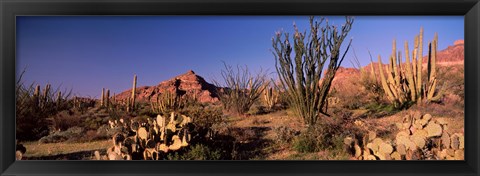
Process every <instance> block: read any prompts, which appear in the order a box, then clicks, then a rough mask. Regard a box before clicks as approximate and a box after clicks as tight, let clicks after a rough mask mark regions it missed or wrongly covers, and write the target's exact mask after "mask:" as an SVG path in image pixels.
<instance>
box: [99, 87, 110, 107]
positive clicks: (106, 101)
mask: <svg viewBox="0 0 480 176" xmlns="http://www.w3.org/2000/svg"><path fill="white" fill-rule="evenodd" d="M100 106H101V107H106V108H108V107H110V90H109V89H105V88H102V95H101V99H100Z"/></svg>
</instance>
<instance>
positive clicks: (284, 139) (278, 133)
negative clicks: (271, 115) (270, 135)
mask: <svg viewBox="0 0 480 176" xmlns="http://www.w3.org/2000/svg"><path fill="white" fill-rule="evenodd" d="M273 131H274V133H275V142H277V143H280V144H289V143H290V142H292V140H293V139H294V137H295V136H298V135H299V134H300V132H299V131H295V130H293V129H291V128H288V127H286V126H279V127H274V128H273Z"/></svg>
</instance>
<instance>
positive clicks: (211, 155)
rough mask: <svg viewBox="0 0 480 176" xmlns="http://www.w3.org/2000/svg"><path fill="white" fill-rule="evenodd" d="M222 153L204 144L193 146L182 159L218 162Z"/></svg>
mask: <svg viewBox="0 0 480 176" xmlns="http://www.w3.org/2000/svg"><path fill="white" fill-rule="evenodd" d="M220 157H221V155H220V151H218V150H215V149H212V148H210V147H208V146H206V145H203V144H197V145H195V146H192V147H191V148H190V150H189V151H188V152H187V153H185V154H184V155H183V157H182V159H183V160H218V159H220Z"/></svg>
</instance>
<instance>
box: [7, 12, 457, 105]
mask: <svg viewBox="0 0 480 176" xmlns="http://www.w3.org/2000/svg"><path fill="white" fill-rule="evenodd" d="M326 18H328V19H329V22H330V23H331V24H334V25H341V24H343V23H344V21H345V20H344V17H340V16H336V17H332V16H330V17H326ZM317 19H318V18H317ZM293 22H295V23H296V24H297V26H298V27H299V29H300V30H301V31H303V30H305V29H307V27H309V24H308V17H307V16H63V17H62V16H19V17H17V33H16V37H17V43H16V45H17V46H16V54H17V59H16V61H17V63H16V67H17V68H16V69H17V76H18V74H19V73H20V72H21V71H22V70H23V69H24V68H26V73H25V75H24V77H23V81H24V82H25V83H26V84H30V83H32V82H35V83H37V84H40V85H42V86H44V85H45V84H47V83H50V84H52V87H58V86H60V85H61V87H62V89H72V90H73V93H74V94H76V95H79V96H90V97H99V95H100V93H101V90H102V88H108V89H110V90H111V92H112V93H119V92H122V91H124V90H126V89H129V88H130V87H131V82H132V79H133V75H134V74H137V76H138V86H144V85H157V84H158V83H160V82H161V81H164V80H166V79H169V78H171V77H173V76H176V75H179V74H182V73H184V72H186V71H188V70H189V69H192V70H194V71H195V72H196V73H197V74H198V75H201V76H203V77H204V78H205V79H206V80H207V81H210V82H211V80H212V79H220V78H221V76H220V71H221V69H222V68H223V63H222V61H225V62H226V63H227V64H229V65H237V64H240V65H247V66H248V67H249V68H250V69H251V70H253V71H258V70H260V68H262V69H264V70H269V71H270V72H274V71H275V67H274V63H275V60H274V56H273V54H272V53H271V51H270V50H271V49H272V42H271V39H272V37H273V36H274V34H275V32H276V31H278V30H283V31H286V32H290V33H293ZM421 26H423V28H424V53H425V54H426V51H425V50H426V45H427V44H428V41H430V40H432V39H433V35H434V32H438V35H439V49H440V50H442V49H444V48H446V47H447V46H449V45H452V44H453V42H454V41H455V40H458V39H464V19H463V16H422V17H418V16H383V17H382V16H356V17H355V22H354V24H353V27H352V30H351V31H350V33H349V35H348V37H347V39H348V40H349V39H350V38H353V42H352V47H353V48H354V49H355V52H356V54H357V56H358V58H359V60H360V62H361V64H362V65H366V64H368V63H369V62H370V59H369V55H368V50H370V52H371V53H372V55H373V57H374V59H376V58H377V55H381V56H382V59H383V61H384V62H386V61H387V58H388V56H389V55H390V53H391V48H392V40H393V39H394V38H395V39H397V50H398V49H401V51H403V42H404V41H405V40H407V41H408V42H409V46H410V48H412V47H413V44H412V43H413V39H414V36H415V35H416V34H418V32H419V30H420V27H421ZM344 44H346V42H345V43H344ZM352 51H353V50H350V52H349V53H348V54H347V56H346V59H345V61H344V62H343V63H342V66H344V67H352V64H351V63H350V60H352V59H353V52H352ZM274 75H275V73H272V76H274Z"/></svg>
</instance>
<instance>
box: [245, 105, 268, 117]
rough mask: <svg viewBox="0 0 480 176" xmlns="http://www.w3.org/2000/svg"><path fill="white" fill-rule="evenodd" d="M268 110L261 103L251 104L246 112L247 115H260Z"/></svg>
mask: <svg viewBox="0 0 480 176" xmlns="http://www.w3.org/2000/svg"><path fill="white" fill-rule="evenodd" d="M267 112H268V110H267V108H266V107H265V106H262V105H253V106H252V107H251V108H250V110H249V111H248V112H247V113H246V114H248V115H261V114H266V113H267Z"/></svg>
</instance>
